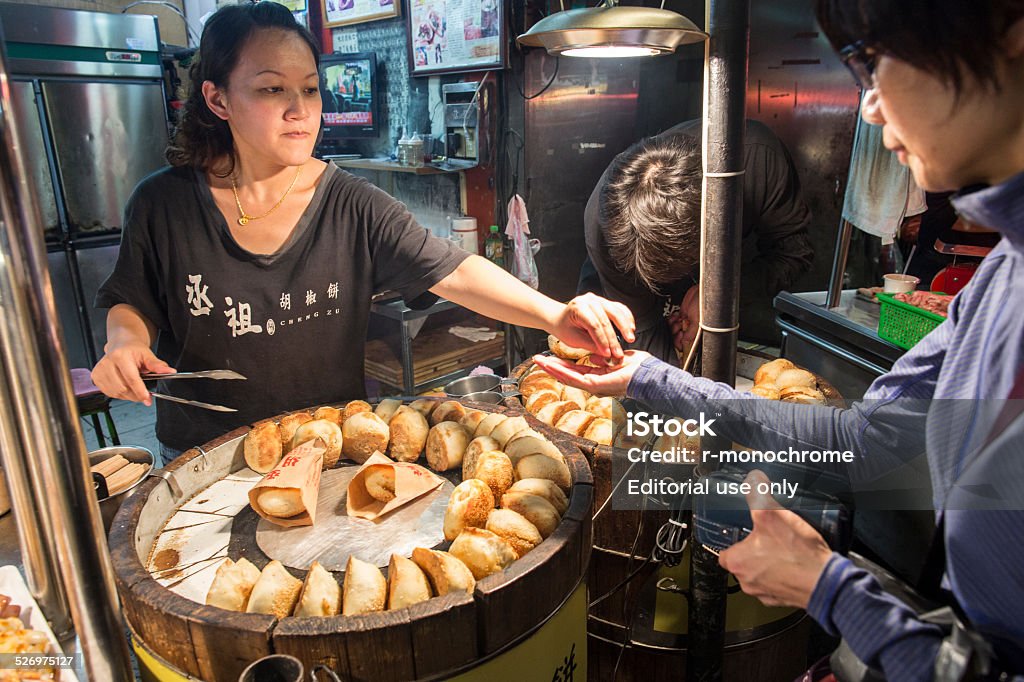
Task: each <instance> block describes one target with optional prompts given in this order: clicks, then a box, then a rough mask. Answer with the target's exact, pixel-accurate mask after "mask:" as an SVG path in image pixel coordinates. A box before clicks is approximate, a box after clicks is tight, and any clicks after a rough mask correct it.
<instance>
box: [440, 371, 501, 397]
mask: <svg viewBox="0 0 1024 682" xmlns="http://www.w3.org/2000/svg"><path fill="white" fill-rule="evenodd" d="M500 387H501V377H499V376H498V375H497V374H477V375H475V376H471V377H463V378H461V379H456V380H455V381H453V382H451V383H449V384H445V387H444V393H445V395H447V396H448V397H449V398H468V396H469V395H470V394H472V393H480V392H486V391H499V390H500ZM499 395H500V394H499Z"/></svg>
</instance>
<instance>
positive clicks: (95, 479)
mask: <svg viewBox="0 0 1024 682" xmlns="http://www.w3.org/2000/svg"><path fill="white" fill-rule="evenodd" d="M92 484H93V486H94V487H95V488H96V499H97V500H105V499H107V498H108V497H110V490H109V489H108V488H107V479H106V478H104V476H103V474H98V473H96V472H95V471H94V472H93V473H92Z"/></svg>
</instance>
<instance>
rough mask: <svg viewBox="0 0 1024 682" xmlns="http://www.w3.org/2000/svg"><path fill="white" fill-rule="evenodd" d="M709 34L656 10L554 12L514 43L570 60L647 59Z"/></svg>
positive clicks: (602, 8) (605, 6)
mask: <svg viewBox="0 0 1024 682" xmlns="http://www.w3.org/2000/svg"><path fill="white" fill-rule="evenodd" d="M707 38H708V34H707V33H705V32H704V31H702V30H700V28H698V27H697V25H696V24H694V23H693V22H692V21H690V20H689V19H687V18H686V17H684V16H683V15H681V14H677V13H676V12H671V11H669V10H667V9H658V8H655V7H620V6H618V5H617V4H614V3H607V2H606V3H605V4H603V5H601V6H599V7H590V8H587V9H571V10H565V11H562V12H556V13H554V14H551V15H549V16H546V17H544V18H543V19H541V20H540V21H538V22H537V23H536V24H534V25H533V26H532V27H531V28H530V30H529V31H527V32H526V33H524V34H523V35H521V36H519V37H518V38H517V39H516V40H517V41H518V42H519V44H520V45H525V46H527V47H543V48H545V49H546V50H547V51H548V52H549V53H551V54H553V55H562V56H566V57H646V56H655V55H659V54H666V53H669V52H675V50H676V48H677V47H679V46H680V45H686V44H688V43H699V42H702V41H704V40H707Z"/></svg>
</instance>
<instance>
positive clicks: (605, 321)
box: [551, 294, 636, 360]
mask: <svg viewBox="0 0 1024 682" xmlns="http://www.w3.org/2000/svg"><path fill="white" fill-rule="evenodd" d="M616 327H617V328H618V329H619V331H620V332H621V333H622V338H624V339H625V340H626V341H627V342H628V343H632V342H633V341H635V340H636V322H635V321H634V320H633V313H632V312H630V310H629V308H627V307H626V306H624V305H622V304H621V303H616V302H615V301H609V300H608V299H605V298H601V297H600V296H596V295H594V294H583V295H581V296H577V297H576V298H574V299H572V300H571V301H569V302H568V303H567V304H566V305H565V307H564V308H563V309H562V313H561V315H560V316H559V318H558V319H557V320H556V321H555V325H554V329H552V330H551V333H552V334H554V335H555V336H556V337H557V338H558V339H559V340H560V341H562V342H563V343H566V344H568V345H570V346H573V347H575V348H586V349H587V350H592V351H594V353H595V354H596V355H599V356H604V357H606V358H612V359H613V360H619V359H621V358H622V353H623V351H622V346H621V345H620V344H619V341H618V339H617V338H616V336H615V328H616Z"/></svg>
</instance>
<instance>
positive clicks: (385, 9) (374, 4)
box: [322, 0, 402, 28]
mask: <svg viewBox="0 0 1024 682" xmlns="http://www.w3.org/2000/svg"><path fill="white" fill-rule="evenodd" d="M322 7H323V15H324V28H331V27H332V26H348V25H349V24H361V23H363V22H364V21H376V20H378V19H390V18H391V17H397V16H399V14H400V12H401V7H402V0H323V5H322Z"/></svg>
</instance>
